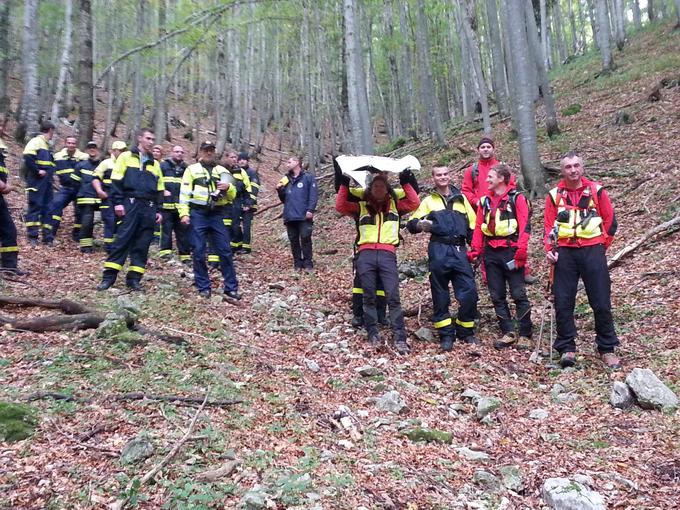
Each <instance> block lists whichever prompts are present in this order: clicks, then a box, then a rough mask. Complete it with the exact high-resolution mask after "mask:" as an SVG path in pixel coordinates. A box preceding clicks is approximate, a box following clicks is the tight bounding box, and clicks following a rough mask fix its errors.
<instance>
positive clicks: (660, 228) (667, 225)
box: [607, 214, 680, 270]
mask: <svg viewBox="0 0 680 510" xmlns="http://www.w3.org/2000/svg"><path fill="white" fill-rule="evenodd" d="M678 224H680V214H676V215H675V217H674V218H673V219H671V220H668V221H666V222H664V223H661V224H660V225H657V226H656V227H654V228H653V229H651V230H650V231H648V232H647V233H646V234H645V235H644V236H642V237H641V238H640V239H638V240H637V241H635V242H633V243H631V244H629V245H628V246H626V247H624V248H622V249H621V250H619V251H618V252H617V253H616V254H615V255H614V256H613V257H612V258H611V259H610V260H609V262H608V263H607V267H608V268H609V269H610V270H611V269H613V268H615V267H616V266H618V265H619V263H620V262H621V260H622V259H623V258H625V257H627V256H628V255H630V254H631V253H633V252H634V251H635V250H637V249H638V248H639V247H640V246H642V245H643V244H645V243H646V242H647V241H649V240H650V239H651V238H652V237H654V236H655V235H657V234H661V233H662V232H666V231H667V230H670V229H671V228H672V227H674V226H675V225H678Z"/></svg>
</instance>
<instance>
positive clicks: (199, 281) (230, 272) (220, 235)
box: [178, 142, 238, 298]
mask: <svg viewBox="0 0 680 510" xmlns="http://www.w3.org/2000/svg"><path fill="white" fill-rule="evenodd" d="M214 147H215V146H214V145H213V144H212V143H211V142H204V143H203V144H202V145H201V151H204V150H212V151H214ZM226 172H227V169H226V168H224V167H223V166H221V165H217V164H215V163H214V162H210V163H208V162H204V161H202V160H199V162H198V163H194V164H193V165H189V166H188V167H187V169H186V170H185V171H184V177H183V178H182V186H181V189H180V197H179V206H178V212H179V216H180V218H184V217H187V216H188V217H189V218H190V222H191V228H192V234H193V247H192V248H193V269H194V283H195V285H196V288H197V289H198V292H199V293H200V294H201V295H202V296H206V297H207V296H209V295H210V292H211V289H210V278H209V277H208V266H207V264H206V248H207V242H208V241H210V244H211V246H212V247H213V248H214V250H215V252H216V254H217V256H218V257H219V263H220V269H221V272H222V276H223V278H224V292H225V294H227V295H229V296H232V297H236V298H238V281H237V280H236V271H235V270H234V260H233V256H232V251H231V247H230V245H229V230H228V229H227V226H226V225H225V224H224V215H225V214H226V211H227V207H228V205H229V204H231V203H232V202H233V200H234V198H235V196H236V187H235V186H232V185H230V186H229V188H228V189H227V190H226V191H224V192H220V191H219V190H218V189H217V184H218V182H220V180H221V175H222V174H223V173H226Z"/></svg>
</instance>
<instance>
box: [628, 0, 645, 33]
mask: <svg viewBox="0 0 680 510" xmlns="http://www.w3.org/2000/svg"><path fill="white" fill-rule="evenodd" d="M630 6H631V10H632V11H633V26H634V27H635V30H639V29H640V28H642V12H641V11H640V0H631V2H630Z"/></svg>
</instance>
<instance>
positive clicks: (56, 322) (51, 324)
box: [0, 312, 106, 333]
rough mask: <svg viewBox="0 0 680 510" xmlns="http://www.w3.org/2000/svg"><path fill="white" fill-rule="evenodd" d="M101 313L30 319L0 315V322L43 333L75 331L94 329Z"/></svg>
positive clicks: (103, 317) (6, 325) (18, 328)
mask: <svg viewBox="0 0 680 510" xmlns="http://www.w3.org/2000/svg"><path fill="white" fill-rule="evenodd" d="M105 319H106V315H104V314H103V313H95V312H91V313H79V314H77V315H48V316H46V317H34V318H31V319H15V318H12V317H0V322H2V323H3V324H5V327H8V328H9V329H16V330H21V331H33V332H34V333H44V332H46V331H76V330H80V329H96V328H97V327H99V325H100V324H101V323H102V322H104V320H105Z"/></svg>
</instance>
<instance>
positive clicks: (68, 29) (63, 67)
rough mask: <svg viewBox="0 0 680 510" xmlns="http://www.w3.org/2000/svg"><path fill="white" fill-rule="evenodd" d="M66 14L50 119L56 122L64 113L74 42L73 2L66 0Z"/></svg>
mask: <svg viewBox="0 0 680 510" xmlns="http://www.w3.org/2000/svg"><path fill="white" fill-rule="evenodd" d="M65 2H66V3H65V8H66V12H65V14H64V25H63V31H64V39H63V41H64V42H63V43H62V50H61V61H60V64H59V78H58V79H57V91H56V93H55V94H54V102H53V103H52V109H51V114H50V118H51V119H52V120H53V121H56V120H57V119H58V118H59V117H60V116H61V115H63V113H64V97H65V95H66V82H67V81H68V77H69V74H70V72H71V42H72V41H73V0H65Z"/></svg>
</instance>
